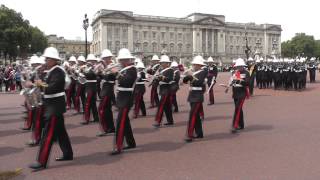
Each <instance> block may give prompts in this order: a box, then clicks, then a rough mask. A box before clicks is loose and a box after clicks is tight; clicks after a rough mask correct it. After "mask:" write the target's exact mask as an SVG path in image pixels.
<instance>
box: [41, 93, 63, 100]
mask: <svg viewBox="0 0 320 180" xmlns="http://www.w3.org/2000/svg"><path fill="white" fill-rule="evenodd" d="M64 95H65V92H61V93H56V94H45V95H44V98H46V99H50V98H56V97H60V96H64Z"/></svg>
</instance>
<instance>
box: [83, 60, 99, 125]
mask: <svg viewBox="0 0 320 180" xmlns="http://www.w3.org/2000/svg"><path fill="white" fill-rule="evenodd" d="M96 60H97V59H96V57H95V56H94V55H93V54H88V57H87V67H86V68H84V70H83V74H84V75H85V78H86V96H87V99H86V104H85V111H84V122H82V123H81V124H89V121H90V112H91V113H92V116H93V122H99V115H98V110H97V104H96V101H97V75H96V74H95V71H94V65H95V62H96Z"/></svg>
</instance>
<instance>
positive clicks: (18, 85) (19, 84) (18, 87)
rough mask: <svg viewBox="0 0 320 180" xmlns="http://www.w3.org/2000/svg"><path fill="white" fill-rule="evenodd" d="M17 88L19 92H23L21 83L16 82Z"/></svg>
mask: <svg viewBox="0 0 320 180" xmlns="http://www.w3.org/2000/svg"><path fill="white" fill-rule="evenodd" d="M16 86H17V87H16V88H17V89H18V90H19V91H21V89H22V85H21V81H16Z"/></svg>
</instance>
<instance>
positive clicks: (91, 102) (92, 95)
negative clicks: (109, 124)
mask: <svg viewBox="0 0 320 180" xmlns="http://www.w3.org/2000/svg"><path fill="white" fill-rule="evenodd" d="M96 101H97V92H96V91H91V90H89V91H88V92H87V100H86V105H85V111H84V120H85V121H86V122H89V121H90V112H92V116H93V121H95V122H97V121H99V116H98V110H97V104H96Z"/></svg>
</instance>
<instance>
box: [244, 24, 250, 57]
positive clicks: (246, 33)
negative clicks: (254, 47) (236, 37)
mask: <svg viewBox="0 0 320 180" xmlns="http://www.w3.org/2000/svg"><path fill="white" fill-rule="evenodd" d="M244 31H245V33H244V36H245V40H246V49H245V50H244V53H245V54H246V58H247V60H248V59H249V55H250V53H251V49H250V48H249V46H248V32H247V25H245V26H244Z"/></svg>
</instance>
